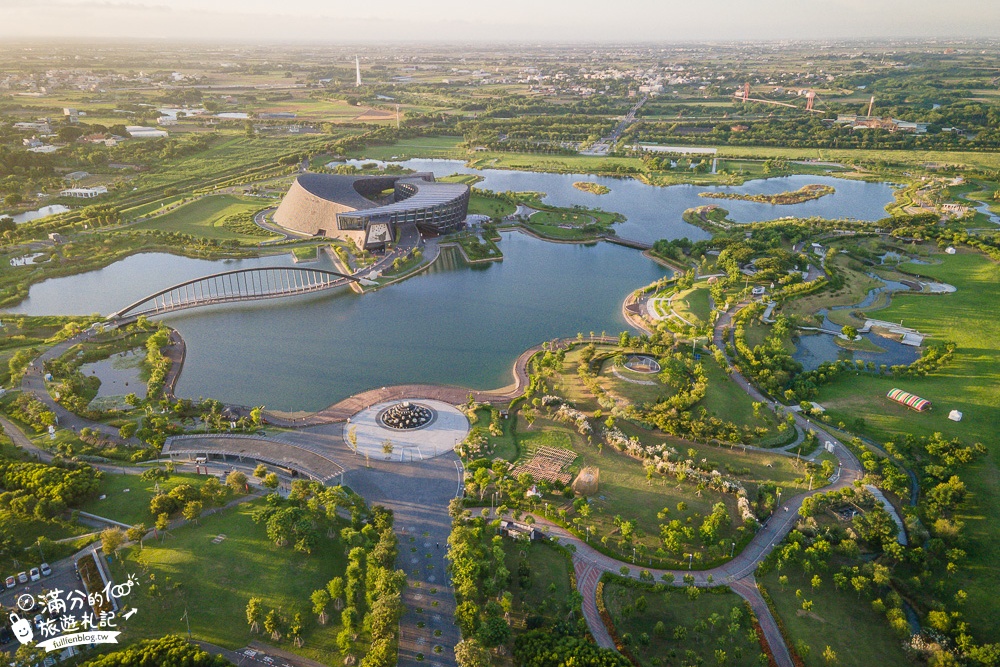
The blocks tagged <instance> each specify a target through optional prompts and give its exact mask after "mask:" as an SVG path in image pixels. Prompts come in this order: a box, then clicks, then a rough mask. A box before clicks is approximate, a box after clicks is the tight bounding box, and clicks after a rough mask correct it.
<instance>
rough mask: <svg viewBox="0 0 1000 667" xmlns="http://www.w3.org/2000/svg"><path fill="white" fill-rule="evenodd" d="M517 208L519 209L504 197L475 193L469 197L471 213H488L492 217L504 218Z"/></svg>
mask: <svg viewBox="0 0 1000 667" xmlns="http://www.w3.org/2000/svg"><path fill="white" fill-rule="evenodd" d="M515 210H517V207H516V206H514V205H513V204H511V203H510V202H508V201H504V200H502V199H493V198H492V197H483V196H482V195H477V194H474V193H473V195H472V196H471V197H470V198H469V214H470V215H488V216H490V217H491V218H503V217H505V216H508V215H511V214H513V213H514V211H515Z"/></svg>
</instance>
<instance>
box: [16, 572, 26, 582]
mask: <svg viewBox="0 0 1000 667" xmlns="http://www.w3.org/2000/svg"><path fill="white" fill-rule="evenodd" d="M17 580H18V581H19V582H20V583H22V584H26V583H28V573H27V572H18V573H17Z"/></svg>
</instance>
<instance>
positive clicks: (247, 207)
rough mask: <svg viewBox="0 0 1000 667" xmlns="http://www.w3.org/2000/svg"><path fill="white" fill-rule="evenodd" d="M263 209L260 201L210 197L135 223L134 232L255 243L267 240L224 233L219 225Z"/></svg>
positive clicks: (226, 231)
mask: <svg viewBox="0 0 1000 667" xmlns="http://www.w3.org/2000/svg"><path fill="white" fill-rule="evenodd" d="M263 207H264V204H263V203H262V202H261V201H260V200H251V199H244V198H242V197H234V196H232V195H211V196H208V197H202V198H201V199H198V200H197V201H193V202H191V203H189V204H184V205H183V206H180V207H179V208H176V209H174V210H173V211H170V212H169V213H164V214H163V215H161V216H158V217H155V218H151V219H149V220H145V221H143V222H140V223H137V224H136V225H135V226H134V229H159V230H162V231H166V232H180V233H182V234H190V235H192V236H201V237H204V238H209V239H219V240H226V239H237V240H240V241H245V242H251V243H257V242H258V241H261V240H262V239H266V238H268V237H264V236H260V237H258V236H247V235H245V234H240V233H239V232H235V231H233V230H231V229H227V228H226V227H224V226H223V224H222V223H223V222H224V221H225V219H226V218H227V217H228V216H230V215H233V214H236V213H243V212H256V211H258V210H260V209H261V208H263ZM272 238H274V237H272Z"/></svg>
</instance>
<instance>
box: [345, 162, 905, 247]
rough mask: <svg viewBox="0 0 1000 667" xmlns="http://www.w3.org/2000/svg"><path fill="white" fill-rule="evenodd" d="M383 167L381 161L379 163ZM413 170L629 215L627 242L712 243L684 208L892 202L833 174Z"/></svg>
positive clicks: (855, 206)
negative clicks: (736, 178)
mask: <svg viewBox="0 0 1000 667" xmlns="http://www.w3.org/2000/svg"><path fill="white" fill-rule="evenodd" d="M366 162H377V161H376V160H351V161H350V163H351V164H355V165H357V164H363V163H366ZM380 164H384V163H380ZM396 164H401V165H403V166H404V167H407V168H409V169H414V170H416V171H432V172H434V174H435V175H437V176H447V175H449V174H476V175H478V176H482V177H483V178H484V180H483V181H481V182H480V183H478V184H477V186H476V187H479V188H483V189H487V190H493V191H494V192H504V191H506V190H513V191H515V192H519V191H535V192H545V193H546V194H547V195H548V196H547V197H545V199H544V201H545V202H546V203H547V204H552V205H555V206H573V205H576V204H579V205H581V206H586V207H588V208H594V207H596V208H601V209H604V210H606V211H616V212H618V213H621V214H623V215H625V216H626V218H628V220H627V221H626V222H623V223H621V224H618V225H615V232H616V233H617V234H618V235H619V236H621V237H624V238H628V239H634V240H636V241H643V242H646V243H653V242H655V241H657V240H659V239H664V238H666V239H677V238H681V237H684V236H686V237H688V238H689V239H691V240H699V239H707V238H709V237H710V236H711V235H710V234H709V233H708V232H706V231H704V230H702V229H700V228H698V227H695V226H693V225H689V224H687V223H686V222H684V221H683V220H682V219H681V216H682V215H683V214H684V211H685V210H687V209H689V208H693V207H695V206H705V205H707V204H718V205H719V206H721V207H723V208H725V209H727V210H728V211H729V217H730V219H732V220H734V221H735V222H759V221H761V220H774V219H776V218H781V217H785V216H795V217H801V218H808V217H813V216H819V217H822V218H830V219H836V218H854V219H856V220H878V219H880V218H884V217H885V216H886V212H885V206H886V204H888V203H890V202H891V201H893V196H892V186H891V185H890V184H888V183H866V182H863V181H852V180H847V179H844V178H834V177H832V176H806V175H797V176H782V177H780V178H768V179H761V180H754V181H747V182H746V183H744V184H743V185H740V186H735V187H705V186H700V185H671V186H669V187H665V188H664V187H656V186H653V185H646V184H645V183H641V182H639V181H637V180H635V179H631V178H627V179H618V178H609V177H606V176H593V175H590V174H543V173H535V172H528V171H508V170H504V169H471V168H469V167H466V166H465V163H464V162H462V161H460V160H418V159H414V160H406V161H403V162H398V163H396ZM578 181H590V182H593V183H599V184H601V185H605V186H607V187H608V188H610V189H611V192H609V193H608V194H604V195H595V194H591V193H589V192H583V191H581V190H578V189H576V188H574V187H573V183H575V182H578ZM811 183H818V184H822V185H829V186H832V187H833V188H835V189H836V192H834V193H833V194H831V195H827V196H825V197H820V198H819V199H814V200H813V201H808V202H804V203H802V204H791V205H782V206H773V205H771V204H762V203H759V202H751V201H738V200H728V199H726V200H722V199H709V198H706V197H699V196H698V193H699V192H738V193H746V194H778V193H780V192H787V191H792V190H798V189H799V188H801V187H802V186H803V185H809V184H811Z"/></svg>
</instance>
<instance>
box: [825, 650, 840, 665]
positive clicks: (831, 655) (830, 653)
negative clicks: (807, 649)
mask: <svg viewBox="0 0 1000 667" xmlns="http://www.w3.org/2000/svg"><path fill="white" fill-rule="evenodd" d="M823 660H825V661H826V664H828V665H835V664H837V652H836V651H834V650H833V649H832V648H830V647H829V646H827V647H826V649H825V650H824V651H823Z"/></svg>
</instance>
